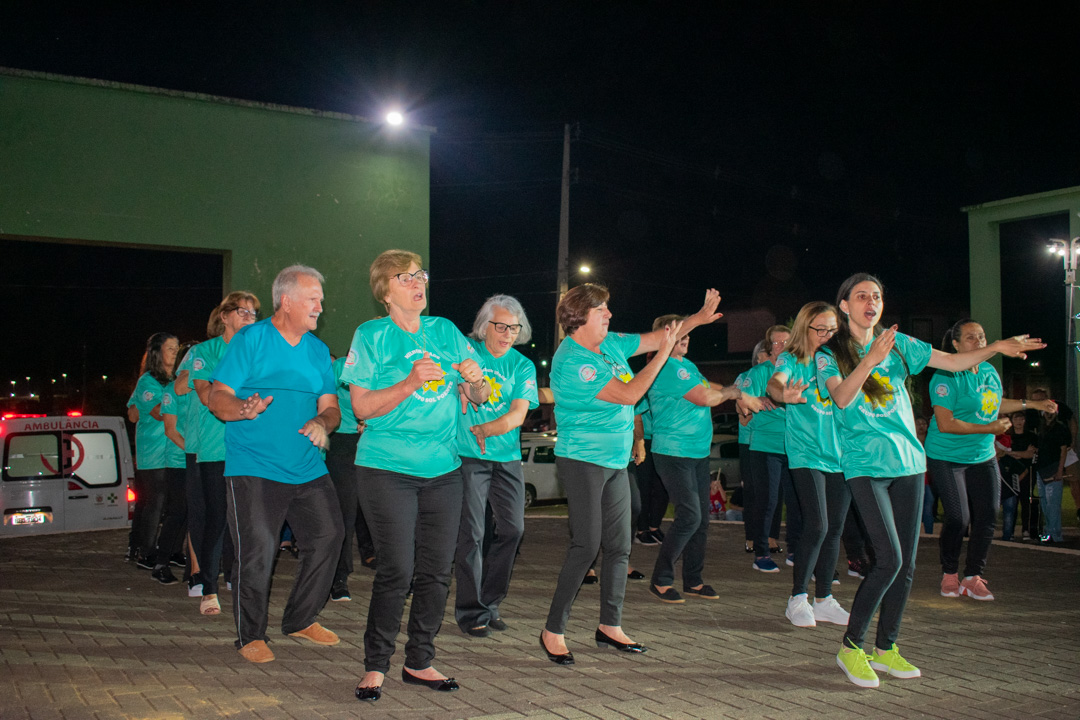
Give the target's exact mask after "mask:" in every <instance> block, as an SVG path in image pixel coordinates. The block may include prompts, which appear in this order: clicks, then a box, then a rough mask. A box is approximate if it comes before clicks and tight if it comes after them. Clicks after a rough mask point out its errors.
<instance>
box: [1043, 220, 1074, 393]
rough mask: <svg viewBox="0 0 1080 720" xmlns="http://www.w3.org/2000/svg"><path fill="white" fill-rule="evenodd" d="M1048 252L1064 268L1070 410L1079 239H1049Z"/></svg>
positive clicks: (1067, 383)
mask: <svg viewBox="0 0 1080 720" xmlns="http://www.w3.org/2000/svg"><path fill="white" fill-rule="evenodd" d="M1047 249H1048V250H1049V251H1050V252H1052V253H1056V254H1057V255H1060V256H1061V262H1062V265H1063V266H1064V268H1065V404H1066V405H1068V406H1069V407H1071V408H1076V407H1077V405H1078V404H1077V378H1076V353H1077V348H1078V345H1080V344H1078V343H1077V341H1076V340H1075V337H1076V321H1077V320H1078V319H1080V317H1078V315H1080V313H1077V312H1076V311H1075V308H1074V305H1073V300H1074V299H1075V296H1076V292H1075V291H1076V270H1077V265H1078V264H1080V257H1078V253H1080V237H1074V238H1073V239H1072V240H1069V241H1065V240H1059V239H1056V238H1051V239H1050V245H1049V246H1048V248H1047Z"/></svg>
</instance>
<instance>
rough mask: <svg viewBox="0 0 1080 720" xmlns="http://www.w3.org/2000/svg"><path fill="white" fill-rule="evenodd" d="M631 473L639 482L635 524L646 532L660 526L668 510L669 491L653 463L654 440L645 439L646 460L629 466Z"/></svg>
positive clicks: (640, 530) (638, 528) (641, 530)
mask: <svg viewBox="0 0 1080 720" xmlns="http://www.w3.org/2000/svg"><path fill="white" fill-rule="evenodd" d="M629 469H630V474H631V475H633V476H634V480H635V481H636V482H637V486H638V490H639V494H640V499H639V500H637V502H636V503H635V505H636V506H637V510H634V511H633V513H634V525H632V526H631V527H636V528H637V530H638V532H644V531H646V530H649V529H651V528H658V527H660V523H661V522H662V521H663V520H664V513H666V512H667V506H668V493H667V488H665V487H664V483H663V482H661V480H660V476H659V475H658V474H657V473H656V465H655V464H654V463H653V454H652V440H646V441H645V460H644V461H643V462H642V463H641V464H640V465H634V464H633V462H631V463H630V466H629Z"/></svg>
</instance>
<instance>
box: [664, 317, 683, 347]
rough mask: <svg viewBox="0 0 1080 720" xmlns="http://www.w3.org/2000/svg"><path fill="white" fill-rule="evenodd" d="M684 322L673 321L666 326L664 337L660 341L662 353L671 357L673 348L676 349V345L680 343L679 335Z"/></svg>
mask: <svg viewBox="0 0 1080 720" xmlns="http://www.w3.org/2000/svg"><path fill="white" fill-rule="evenodd" d="M682 327H683V321H682V320H680V321H675V320H672V321H671V322H669V323H668V324H667V325H665V326H664V337H663V338H662V339H661V340H660V352H663V353H664V354H667V355H670V354H671V348H673V347H675V343H677V342H678V341H679V335H680V333H681V332H682Z"/></svg>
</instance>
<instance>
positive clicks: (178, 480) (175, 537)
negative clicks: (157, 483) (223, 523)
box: [154, 468, 187, 566]
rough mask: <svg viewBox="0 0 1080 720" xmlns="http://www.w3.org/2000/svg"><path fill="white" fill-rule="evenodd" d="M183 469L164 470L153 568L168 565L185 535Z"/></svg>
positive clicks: (184, 473) (185, 506)
mask: <svg viewBox="0 0 1080 720" xmlns="http://www.w3.org/2000/svg"><path fill="white" fill-rule="evenodd" d="M186 474H187V473H186V471H185V469H184V468H165V503H164V505H163V506H162V512H161V530H160V532H159V533H158V539H157V549H156V555H155V559H154V565H155V566H161V565H168V564H169V558H171V557H172V556H173V555H175V554H177V553H178V552H180V549H181V548H182V547H183V545H184V536H185V535H186V534H187V481H186V477H185V476H186Z"/></svg>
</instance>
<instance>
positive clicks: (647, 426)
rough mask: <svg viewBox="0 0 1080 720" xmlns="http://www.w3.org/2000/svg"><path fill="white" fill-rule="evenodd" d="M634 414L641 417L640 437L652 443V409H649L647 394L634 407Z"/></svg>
mask: <svg viewBox="0 0 1080 720" xmlns="http://www.w3.org/2000/svg"><path fill="white" fill-rule="evenodd" d="M634 414H635V415H640V416H641V437H643V438H644V439H646V440H648V441H649V442H650V443H651V442H652V408H650V407H649V393H645V394H644V395H642V396H641V399H640V400H638V401H637V405H634Z"/></svg>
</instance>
